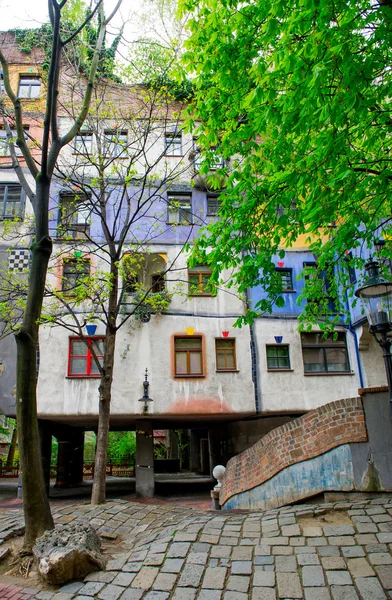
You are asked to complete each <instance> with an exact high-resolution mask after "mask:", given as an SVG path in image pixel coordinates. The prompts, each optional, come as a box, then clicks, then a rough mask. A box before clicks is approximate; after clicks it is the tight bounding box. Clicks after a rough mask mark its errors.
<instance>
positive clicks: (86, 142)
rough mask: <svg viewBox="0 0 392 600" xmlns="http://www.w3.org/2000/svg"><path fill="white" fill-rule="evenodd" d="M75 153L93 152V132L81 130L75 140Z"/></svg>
mask: <svg viewBox="0 0 392 600" xmlns="http://www.w3.org/2000/svg"><path fill="white" fill-rule="evenodd" d="M73 150H74V153H75V154H91V152H92V150H93V134H92V132H91V131H80V132H79V133H78V135H76V136H75V138H74V141H73Z"/></svg>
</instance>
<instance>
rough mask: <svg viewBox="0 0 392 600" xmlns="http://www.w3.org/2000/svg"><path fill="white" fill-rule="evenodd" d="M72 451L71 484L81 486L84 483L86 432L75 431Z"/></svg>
mask: <svg viewBox="0 0 392 600" xmlns="http://www.w3.org/2000/svg"><path fill="white" fill-rule="evenodd" d="M71 444H72V449H71V456H70V465H69V473H70V477H69V483H70V485H71V486H74V485H79V484H80V483H82V481H83V453H84V431H83V430H80V429H75V430H74V431H73V433H72V441H71Z"/></svg>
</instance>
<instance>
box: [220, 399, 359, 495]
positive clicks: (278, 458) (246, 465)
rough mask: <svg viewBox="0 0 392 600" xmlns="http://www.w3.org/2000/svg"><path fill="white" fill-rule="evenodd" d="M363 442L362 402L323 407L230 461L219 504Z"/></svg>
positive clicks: (343, 401)
mask: <svg viewBox="0 0 392 600" xmlns="http://www.w3.org/2000/svg"><path fill="white" fill-rule="evenodd" d="M366 441H367V433H366V425H365V415H364V412H363V406H362V400H361V398H348V399H345V400H337V401H336V402H330V403H329V404H325V405H324V406H321V407H320V408H317V409H316V410H312V411H310V412H308V413H306V415H304V416H303V417H300V418H299V419H295V420H294V421H290V422H289V423H286V424H285V425H282V426H281V427H277V428H276V429H273V430H272V431H270V432H269V433H267V435H265V436H264V437H263V438H261V440H259V441H258V442H257V443H256V444H254V445H253V446H252V447H251V448H248V450H245V452H242V453H241V454H238V456H234V457H233V458H232V459H230V460H229V462H228V463H227V467H226V474H225V478H224V481H223V484H222V489H221V492H220V504H224V503H225V502H226V500H228V499H229V498H230V497H231V496H234V495H235V494H238V493H241V492H244V491H246V490H250V489H252V488H254V487H256V486H258V485H260V484H262V483H264V482H265V481H267V479H270V478H271V477H273V475H275V474H276V473H278V472H279V471H281V470H282V469H284V468H285V467H288V466H289V465H293V464H295V463H298V462H301V461H304V460H308V459H309V458H314V457H315V456H319V455H320V454H324V453H325V452H327V451H328V450H332V448H336V446H341V445H343V444H348V443H352V442H366Z"/></svg>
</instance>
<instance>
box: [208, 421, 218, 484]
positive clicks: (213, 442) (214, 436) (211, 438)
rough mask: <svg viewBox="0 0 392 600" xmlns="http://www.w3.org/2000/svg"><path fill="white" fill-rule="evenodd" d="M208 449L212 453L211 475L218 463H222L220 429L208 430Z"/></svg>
mask: <svg viewBox="0 0 392 600" xmlns="http://www.w3.org/2000/svg"><path fill="white" fill-rule="evenodd" d="M208 451H209V455H210V475H211V476H212V471H213V470H214V467H216V465H219V464H220V436H219V431H218V429H209V430H208Z"/></svg>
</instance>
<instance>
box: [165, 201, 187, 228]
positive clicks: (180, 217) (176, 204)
mask: <svg viewBox="0 0 392 600" xmlns="http://www.w3.org/2000/svg"><path fill="white" fill-rule="evenodd" d="M167 200H168V205H169V209H168V223H171V224H175V225H189V224H190V223H192V194H171V193H168V195H167Z"/></svg>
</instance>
